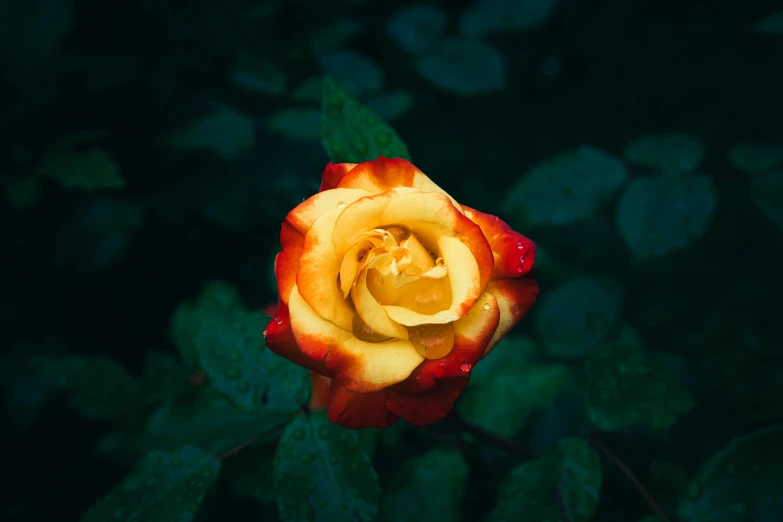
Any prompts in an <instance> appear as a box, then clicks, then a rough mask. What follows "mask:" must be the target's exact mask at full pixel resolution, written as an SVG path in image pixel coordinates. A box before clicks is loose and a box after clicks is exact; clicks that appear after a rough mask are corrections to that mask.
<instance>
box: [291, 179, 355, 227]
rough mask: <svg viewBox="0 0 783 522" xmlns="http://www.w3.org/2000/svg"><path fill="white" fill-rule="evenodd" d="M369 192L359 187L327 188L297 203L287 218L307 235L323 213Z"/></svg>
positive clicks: (337, 208)
mask: <svg viewBox="0 0 783 522" xmlns="http://www.w3.org/2000/svg"><path fill="white" fill-rule="evenodd" d="M369 194H370V193H369V192H366V191H364V190H359V189H343V188H341V189H332V190H325V191H323V192H319V193H318V194H316V195H314V196H312V197H310V198H308V199H306V200H305V201H303V202H302V203H300V204H299V205H297V206H296V208H294V209H293V210H292V211H291V212H289V213H288V215H287V216H286V218H285V220H286V222H287V223H288V224H289V225H291V227H292V228H293V229H294V230H296V231H297V232H299V233H300V234H302V235H305V234H306V233H307V230H308V229H309V228H310V226H312V224H313V222H314V221H315V220H316V219H317V218H318V217H320V216H321V215H323V214H325V213H326V212H330V211H333V210H339V209H341V208H343V207H345V206H347V205H348V204H350V203H352V202H354V201H356V200H357V199H359V198H361V197H364V196H368V195H369Z"/></svg>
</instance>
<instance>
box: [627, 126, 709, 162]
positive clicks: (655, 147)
mask: <svg viewBox="0 0 783 522" xmlns="http://www.w3.org/2000/svg"><path fill="white" fill-rule="evenodd" d="M706 152H707V150H706V147H705V145H704V143H702V142H701V141H699V140H698V139H696V138H694V137H693V136H689V135H687V134H682V133H672V134H656V135H651V136H645V137H643V138H639V139H637V140H635V141H633V142H631V143H630V144H629V145H628V147H626V149H625V159H627V160H628V161H630V162H631V163H637V164H639V165H644V166H646V167H651V168H654V169H659V170H663V171H666V172H677V171H679V172H692V171H694V170H696V169H697V168H698V167H699V165H700V164H701V162H702V160H703V159H704V155H705V154H706Z"/></svg>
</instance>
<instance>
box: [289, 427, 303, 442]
mask: <svg viewBox="0 0 783 522" xmlns="http://www.w3.org/2000/svg"><path fill="white" fill-rule="evenodd" d="M291 436H292V437H293V438H294V440H302V439H304V437H305V432H304V430H303V429H302V428H296V429H295V430H294V432H293V433H292V434H291Z"/></svg>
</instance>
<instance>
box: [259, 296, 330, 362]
mask: <svg viewBox="0 0 783 522" xmlns="http://www.w3.org/2000/svg"><path fill="white" fill-rule="evenodd" d="M264 340H265V341H266V345H267V347H268V348H269V349H270V350H272V351H273V352H275V353H276V354H277V355H279V356H281V357H285V358H286V359H288V360H289V361H291V362H292V363H294V364H296V365H298V366H302V367H303V368H307V369H308V370H312V371H315V372H318V373H320V374H321V375H326V376H329V375H330V373H329V371H328V370H327V369H326V367H325V366H324V363H323V361H317V360H314V359H311V358H310V357H308V356H306V355H305V354H303V353H302V351H301V350H300V349H299V345H298V344H297V343H296V339H294V333H293V331H292V330H291V318H290V316H289V314H288V306H287V305H286V303H284V302H283V301H280V302H279V303H278V306H277V312H276V313H275V316H274V317H273V318H272V320H271V321H269V324H268V325H267V327H266V330H264Z"/></svg>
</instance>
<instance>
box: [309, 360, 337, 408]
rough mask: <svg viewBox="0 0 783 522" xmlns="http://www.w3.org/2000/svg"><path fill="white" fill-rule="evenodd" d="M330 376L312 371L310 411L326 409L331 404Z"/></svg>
mask: <svg viewBox="0 0 783 522" xmlns="http://www.w3.org/2000/svg"><path fill="white" fill-rule="evenodd" d="M331 381H332V380H331V379H330V378H329V377H324V376H323V375H320V374H318V373H316V372H314V371H312V370H311V371H310V388H311V390H312V391H311V393H310V406H309V407H310V411H316V410H325V409H326V408H327V407H328V406H329V395H330V392H329V387H330V384H331Z"/></svg>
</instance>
